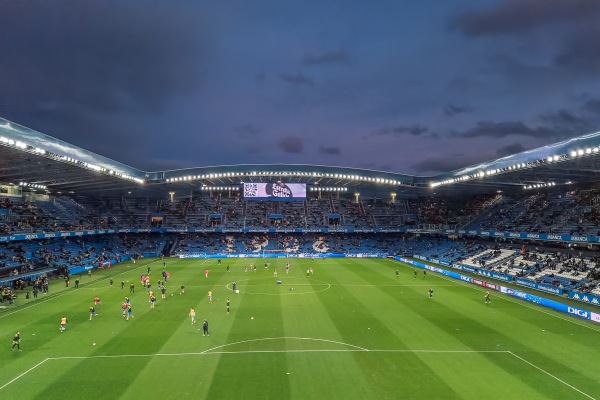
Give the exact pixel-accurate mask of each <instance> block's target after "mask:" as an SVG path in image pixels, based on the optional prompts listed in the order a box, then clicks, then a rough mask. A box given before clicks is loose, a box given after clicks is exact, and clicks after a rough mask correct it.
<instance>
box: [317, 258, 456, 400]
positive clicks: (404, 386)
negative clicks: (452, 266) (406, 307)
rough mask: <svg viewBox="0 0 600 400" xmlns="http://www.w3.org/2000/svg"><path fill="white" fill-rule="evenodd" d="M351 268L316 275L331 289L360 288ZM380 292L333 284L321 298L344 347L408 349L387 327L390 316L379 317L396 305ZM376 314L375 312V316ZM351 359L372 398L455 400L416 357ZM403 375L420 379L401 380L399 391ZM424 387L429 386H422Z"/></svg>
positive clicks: (389, 355) (334, 268) (361, 280)
mask: <svg viewBox="0 0 600 400" xmlns="http://www.w3.org/2000/svg"><path fill="white" fill-rule="evenodd" d="M352 264H353V265H350V266H348V267H347V268H344V269H340V268H339V267H337V266H332V267H331V269H328V268H327V266H323V267H322V268H321V269H320V270H319V271H320V272H319V273H320V274H323V275H324V276H325V277H324V278H323V279H325V280H328V281H332V282H335V283H338V282H340V281H343V282H354V283H360V284H364V283H365V282H366V281H365V279H364V278H363V275H362V274H361V273H360V272H364V271H360V269H361V268H362V267H361V266H360V265H359V264H360V263H352ZM365 275H367V276H369V277H370V278H371V279H374V278H373V277H374V276H376V275H372V274H369V273H366V274H365ZM377 276H378V275H377ZM338 277H339V278H338ZM338 279H339V280H338ZM379 279H380V277H379ZM369 283H371V284H373V283H376V282H373V281H371V282H369ZM378 291H379V289H378V287H377V285H376V284H373V285H370V286H369V285H367V286H358V287H352V288H351V289H347V288H345V287H344V286H343V285H337V284H336V285H335V286H334V287H333V289H332V291H328V292H323V293H321V294H320V296H319V297H320V298H321V303H322V305H323V307H324V308H325V309H326V310H327V312H328V318H329V319H330V320H332V321H333V322H334V324H335V325H336V327H337V330H338V331H339V332H341V333H342V335H343V338H344V341H346V342H348V343H353V344H357V345H360V346H361V347H365V348H367V349H382V348H384V349H406V346H405V345H404V344H403V342H402V340H401V338H400V337H399V336H398V334H397V333H396V331H395V330H394V329H393V328H392V329H390V328H389V327H388V323H389V321H390V319H391V318H393V317H390V316H389V314H388V315H383V316H382V313H385V312H386V311H388V312H391V313H393V312H394V311H393V310H395V309H396V307H397V306H398V303H397V302H396V301H395V300H394V299H393V298H391V297H390V296H389V295H387V294H385V293H382V292H381V293H377V292H378ZM334 296H335V297H336V298H334ZM374 309H376V310H377V312H373V311H374ZM390 310H392V311H390ZM352 356H353V358H354V360H355V362H356V363H357V364H358V365H359V366H360V369H361V371H362V374H363V377H364V379H365V380H367V381H368V382H369V387H370V391H371V393H373V395H372V396H373V397H372V398H393V396H391V395H390V394H391V393H398V394H402V393H405V394H406V393H417V392H419V393H420V395H422V396H433V397H437V396H439V394H440V393H445V395H446V398H450V399H451V398H458V397H455V396H457V394H454V393H453V390H452V388H451V387H450V386H448V385H446V384H445V383H444V382H443V380H441V379H440V378H439V377H438V375H437V374H436V373H435V372H434V371H432V370H431V369H430V368H428V366H427V365H425V364H424V363H423V362H422V361H421V360H420V359H419V358H418V357H417V356H416V355H415V354H411V353H408V354H407V353H403V354H398V353H381V354H380V355H379V356H378V357H369V356H365V355H363V354H361V353H352ZM407 370H408V371H411V372H410V374H411V375H414V374H415V373H416V374H418V375H417V376H418V377H419V379H408V380H401V382H402V383H401V385H399V384H398V383H399V382H398V380H399V379H402V377H403V376H404V375H405V374H406V371H407ZM424 382H427V383H428V384H427V385H425V384H424Z"/></svg>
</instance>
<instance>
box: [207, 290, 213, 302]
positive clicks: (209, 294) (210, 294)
mask: <svg viewBox="0 0 600 400" xmlns="http://www.w3.org/2000/svg"><path fill="white" fill-rule="evenodd" d="M208 304H212V291H210V290H209V291H208Z"/></svg>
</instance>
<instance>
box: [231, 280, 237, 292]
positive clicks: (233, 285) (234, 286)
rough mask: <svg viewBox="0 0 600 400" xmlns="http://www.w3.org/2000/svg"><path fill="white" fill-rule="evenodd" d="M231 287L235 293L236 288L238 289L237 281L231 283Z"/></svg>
mask: <svg viewBox="0 0 600 400" xmlns="http://www.w3.org/2000/svg"><path fill="white" fill-rule="evenodd" d="M231 288H232V290H233V293H235V290H236V289H237V283H235V282H233V283H232V284H231Z"/></svg>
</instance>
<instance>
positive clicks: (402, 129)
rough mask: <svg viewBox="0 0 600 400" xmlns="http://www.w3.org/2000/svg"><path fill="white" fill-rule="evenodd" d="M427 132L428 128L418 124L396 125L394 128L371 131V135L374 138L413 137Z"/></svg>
mask: <svg viewBox="0 0 600 400" xmlns="http://www.w3.org/2000/svg"><path fill="white" fill-rule="evenodd" d="M427 131H429V128H427V127H426V126H423V125H419V124H413V125H398V126H395V127H384V128H381V129H378V130H376V131H373V133H372V134H373V135H376V136H387V135H404V134H410V135H413V136H421V135H422V134H424V133H426V132H427Z"/></svg>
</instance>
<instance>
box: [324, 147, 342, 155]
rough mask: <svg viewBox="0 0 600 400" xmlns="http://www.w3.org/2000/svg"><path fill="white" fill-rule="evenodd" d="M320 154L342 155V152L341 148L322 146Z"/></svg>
mask: <svg viewBox="0 0 600 400" xmlns="http://www.w3.org/2000/svg"><path fill="white" fill-rule="evenodd" d="M319 154H328V155H340V154H341V151H340V148H339V147H334V146H331V147H325V146H320V147H319Z"/></svg>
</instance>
